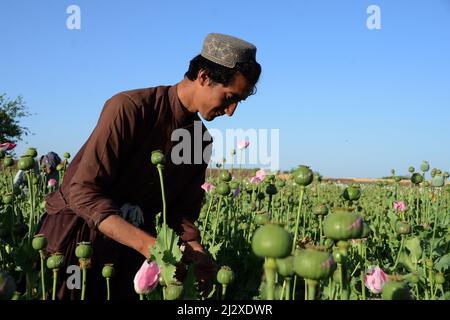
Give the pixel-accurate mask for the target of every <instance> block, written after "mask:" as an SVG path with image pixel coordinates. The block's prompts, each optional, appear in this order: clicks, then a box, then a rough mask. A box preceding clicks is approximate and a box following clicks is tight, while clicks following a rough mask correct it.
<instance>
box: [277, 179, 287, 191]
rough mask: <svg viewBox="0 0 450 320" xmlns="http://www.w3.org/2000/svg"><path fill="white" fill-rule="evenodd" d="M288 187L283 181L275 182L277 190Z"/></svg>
mask: <svg viewBox="0 0 450 320" xmlns="http://www.w3.org/2000/svg"><path fill="white" fill-rule="evenodd" d="M285 185H286V183H285V182H284V181H283V180H277V181H276V182H275V186H276V187H277V188H280V189H281V188H284V186H285Z"/></svg>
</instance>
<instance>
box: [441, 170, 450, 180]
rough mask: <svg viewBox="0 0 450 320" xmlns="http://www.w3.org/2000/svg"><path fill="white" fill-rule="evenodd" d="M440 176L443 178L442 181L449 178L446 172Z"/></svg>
mask: <svg viewBox="0 0 450 320" xmlns="http://www.w3.org/2000/svg"><path fill="white" fill-rule="evenodd" d="M442 176H443V177H444V179H448V178H449V177H450V174H449V173H448V172H447V171H445V172H444V173H443V174H442Z"/></svg>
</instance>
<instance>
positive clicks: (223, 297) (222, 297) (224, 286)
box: [221, 284, 227, 300]
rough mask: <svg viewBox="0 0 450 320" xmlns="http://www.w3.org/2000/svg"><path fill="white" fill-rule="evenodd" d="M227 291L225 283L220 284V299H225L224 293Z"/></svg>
mask: <svg viewBox="0 0 450 320" xmlns="http://www.w3.org/2000/svg"><path fill="white" fill-rule="evenodd" d="M226 293H227V285H226V284H222V296H221V300H225V295H226Z"/></svg>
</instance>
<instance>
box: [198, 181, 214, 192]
mask: <svg viewBox="0 0 450 320" xmlns="http://www.w3.org/2000/svg"><path fill="white" fill-rule="evenodd" d="M201 188H202V189H203V190H205V191H206V192H208V193H209V192H210V191H211V190H212V189H214V188H215V187H214V185H213V184H212V183H209V182H205V183H204V184H202V186H201Z"/></svg>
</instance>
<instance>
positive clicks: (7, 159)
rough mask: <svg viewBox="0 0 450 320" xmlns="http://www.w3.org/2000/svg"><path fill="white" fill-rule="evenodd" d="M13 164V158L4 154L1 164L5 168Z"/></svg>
mask: <svg viewBox="0 0 450 320" xmlns="http://www.w3.org/2000/svg"><path fill="white" fill-rule="evenodd" d="M13 164H14V160H13V158H12V157H11V156H6V157H5V159H3V166H4V167H5V168H7V167H11V166H12V165H13Z"/></svg>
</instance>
